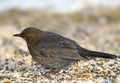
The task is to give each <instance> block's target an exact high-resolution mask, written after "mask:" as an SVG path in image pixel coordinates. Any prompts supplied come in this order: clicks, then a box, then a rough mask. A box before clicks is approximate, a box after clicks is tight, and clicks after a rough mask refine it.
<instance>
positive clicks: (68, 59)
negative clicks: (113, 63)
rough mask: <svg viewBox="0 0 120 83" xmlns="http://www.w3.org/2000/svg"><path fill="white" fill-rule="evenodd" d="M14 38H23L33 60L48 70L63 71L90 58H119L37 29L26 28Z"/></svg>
mask: <svg viewBox="0 0 120 83" xmlns="http://www.w3.org/2000/svg"><path fill="white" fill-rule="evenodd" d="M14 36H18V37H22V38H23V39H24V40H25V41H26V42H27V46H28V49H29V51H30V54H31V55H32V58H33V60H34V61H36V62H37V63H40V64H41V65H43V66H45V67H46V68H58V69H61V68H64V67H67V66H69V65H70V64H71V63H74V62H76V61H79V60H82V59H89V57H100V58H108V59H115V58H116V57H117V56H116V55H114V54H108V53H102V52H96V51H90V50H87V49H85V48H83V47H81V46H79V45H78V44H77V43H76V42H75V41H73V40H71V39H69V38H66V37H63V36H61V35H59V34H56V33H53V32H47V31H42V30H39V29H37V28H32V27H29V28H26V29H24V30H23V31H22V32H21V33H20V34H14Z"/></svg>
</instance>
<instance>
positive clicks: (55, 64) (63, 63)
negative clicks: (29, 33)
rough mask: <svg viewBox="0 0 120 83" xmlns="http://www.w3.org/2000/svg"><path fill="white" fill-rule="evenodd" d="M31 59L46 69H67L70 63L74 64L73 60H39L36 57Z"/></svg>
mask: <svg viewBox="0 0 120 83" xmlns="http://www.w3.org/2000/svg"><path fill="white" fill-rule="evenodd" d="M33 59H34V60H35V61H36V62H38V63H40V64H42V65H43V66H46V67H48V68H64V67H68V66H69V65H70V64H71V63H73V62H74V61H73V60H65V59H61V58H56V57H41V58H39V60H38V59H37V58H36V57H33Z"/></svg>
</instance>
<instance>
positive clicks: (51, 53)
mask: <svg viewBox="0 0 120 83" xmlns="http://www.w3.org/2000/svg"><path fill="white" fill-rule="evenodd" d="M46 39H47V40H46ZM35 48H36V49H37V51H39V53H40V54H41V55H43V56H45V57H59V58H63V59H71V60H80V59H81V58H83V57H82V56H80V55H79V54H78V49H77V47H76V44H75V42H74V41H72V40H70V39H67V38H64V37H61V36H56V35H52V36H49V37H46V38H43V39H42V40H41V41H39V42H38V43H37V44H36V45H35Z"/></svg>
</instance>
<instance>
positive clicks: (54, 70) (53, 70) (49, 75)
mask: <svg viewBox="0 0 120 83" xmlns="http://www.w3.org/2000/svg"><path fill="white" fill-rule="evenodd" d="M59 71H60V69H56V68H52V69H49V71H48V69H47V71H45V73H41V74H42V75H43V76H45V77H47V78H48V79H53V78H52V77H51V74H54V75H56V74H58V73H59Z"/></svg>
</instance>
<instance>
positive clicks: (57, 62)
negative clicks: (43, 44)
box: [29, 47, 74, 68]
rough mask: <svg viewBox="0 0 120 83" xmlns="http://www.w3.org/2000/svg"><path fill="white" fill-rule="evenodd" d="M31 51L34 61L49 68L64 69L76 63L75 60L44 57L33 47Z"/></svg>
mask: <svg viewBox="0 0 120 83" xmlns="http://www.w3.org/2000/svg"><path fill="white" fill-rule="evenodd" d="M29 49H30V50H29V51H30V54H31V55H32V58H33V60H34V61H35V62H37V63H40V64H41V65H44V66H46V67H48V68H64V67H67V66H69V65H70V64H71V63H73V62H74V60H70V59H63V58H59V57H52V56H50V57H47V56H43V55H41V54H40V53H39V52H38V51H36V50H35V49H33V48H32V47H31V48H29Z"/></svg>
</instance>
